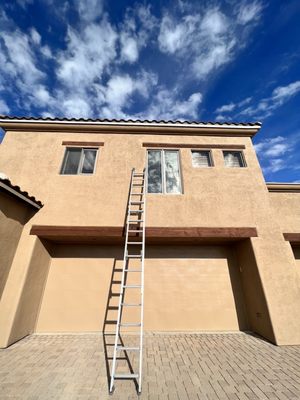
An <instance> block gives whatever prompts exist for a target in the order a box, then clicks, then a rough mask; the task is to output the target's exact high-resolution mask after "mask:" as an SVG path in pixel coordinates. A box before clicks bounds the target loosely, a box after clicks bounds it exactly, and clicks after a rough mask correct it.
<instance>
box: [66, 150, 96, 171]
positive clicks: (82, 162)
mask: <svg viewBox="0 0 300 400" xmlns="http://www.w3.org/2000/svg"><path fill="white" fill-rule="evenodd" d="M97 151H98V149H86V148H80V147H67V148H66V152H65V156H64V161H63V165H62V168H61V172H60V173H61V174H62V175H81V174H87V175H89V174H93V173H94V169H95V162H96V157H97Z"/></svg>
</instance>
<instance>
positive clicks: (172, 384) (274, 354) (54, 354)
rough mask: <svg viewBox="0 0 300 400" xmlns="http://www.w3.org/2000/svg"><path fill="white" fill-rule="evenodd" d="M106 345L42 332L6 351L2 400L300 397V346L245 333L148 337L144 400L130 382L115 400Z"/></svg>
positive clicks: (0, 372)
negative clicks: (110, 389) (278, 344)
mask: <svg viewBox="0 0 300 400" xmlns="http://www.w3.org/2000/svg"><path fill="white" fill-rule="evenodd" d="M134 341H135V337H134V336H132V335H130V336H129V335H128V336H126V337H124V342H125V344H134ZM105 342H106V346H105ZM105 342H104V341H103V337H102V335H96V334H95V335H94V334H89V335H88V334H87V335H37V336H29V337H27V338H25V339H24V340H22V341H20V342H18V343H16V344H14V345H13V346H11V347H9V348H8V349H5V350H0V399H1V400H6V399H7V400H8V399H10V400H12V399H15V400H16V399H18V400H21V399H22V400H48V399H55V400H59V399H64V400H83V399H87V400H100V399H101V400H104V399H110V400H121V399H122V400H125V399H137V398H139V399H141V400H143V399H150V400H182V399H188V400H194V399H195V400H196V399H201V400H202V399H203V400H228V399H230V400H255V399H261V400H270V399H274V400H291V399H298V400H299V399H300V346H285V347H276V346H273V345H272V344H270V343H268V342H266V341H264V340H262V339H260V338H257V337H255V336H252V335H249V334H246V333H237V334H235V333H234V334H229V333H228V334H221V333H220V334H184V333H181V334H146V335H145V353H144V354H145V356H144V379H143V392H142V395H141V396H139V397H138V396H137V394H136V390H135V386H134V383H133V381H129V380H126V381H124V380H122V381H121V380H118V381H117V382H116V390H115V392H114V394H113V395H112V396H109V395H108V378H107V364H106V358H105V351H104V350H105V349H106V350H107V358H109V359H108V360H107V361H108V363H111V360H110V358H111V355H112V350H113V348H112V346H111V345H110V344H111V343H112V342H113V337H112V336H106V338H105ZM121 358H125V360H120V363H122V365H121V368H123V369H124V371H125V368H126V369H127V368H128V362H127V360H126V357H124V354H123V356H122V355H121ZM135 361H136V360H135V359H134V358H132V357H131V358H130V363H131V364H132V366H133V367H134V365H135Z"/></svg>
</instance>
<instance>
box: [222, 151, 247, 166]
mask: <svg viewBox="0 0 300 400" xmlns="http://www.w3.org/2000/svg"><path fill="white" fill-rule="evenodd" d="M222 153H223V160H224V167H225V168H246V167H247V163H246V159H245V155H244V152H243V151H242V150H229V149H228V150H227V149H226V150H222ZM225 153H239V154H240V155H241V161H242V164H243V165H239V166H238V167H231V166H229V165H226V164H225Z"/></svg>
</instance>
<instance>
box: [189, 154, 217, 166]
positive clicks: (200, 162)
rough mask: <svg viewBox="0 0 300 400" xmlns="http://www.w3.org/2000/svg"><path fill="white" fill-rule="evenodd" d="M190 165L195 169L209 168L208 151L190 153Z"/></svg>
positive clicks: (210, 161) (210, 163) (210, 164)
mask: <svg viewBox="0 0 300 400" xmlns="http://www.w3.org/2000/svg"><path fill="white" fill-rule="evenodd" d="M192 165H193V167H196V168H205V167H211V166H212V160H211V154H210V151H209V150H204V151H192Z"/></svg>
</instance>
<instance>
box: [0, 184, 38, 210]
mask: <svg viewBox="0 0 300 400" xmlns="http://www.w3.org/2000/svg"><path fill="white" fill-rule="evenodd" d="M0 188H3V189H4V190H6V191H7V192H10V193H12V194H13V195H14V196H16V197H18V198H19V199H21V200H23V201H25V202H26V203H28V204H30V205H31V206H33V207H35V208H37V209H38V210H39V209H40V208H42V206H40V205H39V204H37V203H35V202H34V201H32V200H30V199H28V197H26V196H24V195H23V194H21V193H19V192H18V191H17V190H15V189H13V188H11V187H10V186H9V185H6V184H5V183H3V182H0Z"/></svg>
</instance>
